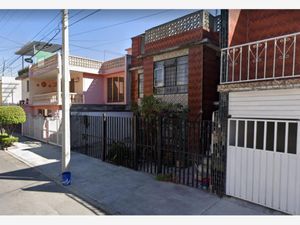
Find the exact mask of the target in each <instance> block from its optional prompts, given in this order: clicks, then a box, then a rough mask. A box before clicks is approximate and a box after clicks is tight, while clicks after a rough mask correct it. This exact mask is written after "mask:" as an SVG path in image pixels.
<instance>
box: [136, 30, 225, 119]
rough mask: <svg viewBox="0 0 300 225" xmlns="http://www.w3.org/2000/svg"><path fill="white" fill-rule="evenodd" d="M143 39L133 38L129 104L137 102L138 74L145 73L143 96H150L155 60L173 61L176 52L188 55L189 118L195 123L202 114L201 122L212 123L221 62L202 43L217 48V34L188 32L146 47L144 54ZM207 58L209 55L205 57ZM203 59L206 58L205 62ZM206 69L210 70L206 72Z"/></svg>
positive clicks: (198, 31)
mask: <svg viewBox="0 0 300 225" xmlns="http://www.w3.org/2000/svg"><path fill="white" fill-rule="evenodd" d="M142 38H143V36H142V35H139V36H136V37H134V38H132V66H131V68H132V69H131V81H132V84H131V96H132V101H133V102H137V100H138V70H141V69H143V72H144V96H149V95H152V94H153V79H154V76H153V73H154V58H156V59H157V58H165V55H168V54H169V55H170V58H172V57H174V56H172V55H176V51H177V52H180V51H186V52H187V55H188V80H189V82H188V94H187V95H188V96H187V102H188V108H189V111H190V114H189V117H190V118H191V119H198V118H202V114H203V118H205V119H211V114H212V110H213V109H214V108H213V102H214V101H217V100H218V94H217V84H218V80H219V76H220V75H219V62H220V61H219V58H218V57H217V56H216V55H217V50H215V49H212V48H211V47H208V46H206V45H205V44H202V43H201V41H203V40H204V39H209V41H210V43H212V44H213V45H215V46H217V45H218V32H209V31H207V30H204V29H202V28H197V29H193V30H189V31H187V32H183V33H180V34H176V35H173V36H171V37H166V38H163V39H160V40H159V41H153V42H150V43H146V44H145V45H144V52H143V54H142V52H141V45H142ZM206 54H208V55H207V56H206ZM206 57H208V58H207V59H206ZM206 66H209V67H212V68H205V67H206ZM206 79H207V80H206ZM204 86H205V87H204ZM204 92H207V93H204ZM185 95H186V94H185ZM174 96H175V95H174ZM160 97H161V96H160ZM180 97H181V96H180ZM205 97H207V99H206V100H204V98H205ZM162 99H163V98H162Z"/></svg>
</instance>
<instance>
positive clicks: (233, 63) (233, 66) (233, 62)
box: [232, 48, 235, 81]
mask: <svg viewBox="0 0 300 225" xmlns="http://www.w3.org/2000/svg"><path fill="white" fill-rule="evenodd" d="M234 69H235V48H234V49H233V56H232V80H233V81H234Z"/></svg>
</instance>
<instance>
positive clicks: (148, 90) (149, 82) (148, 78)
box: [143, 56, 154, 96]
mask: <svg viewBox="0 0 300 225" xmlns="http://www.w3.org/2000/svg"><path fill="white" fill-rule="evenodd" d="M143 66H144V95H145V96H148V95H152V94H153V66H154V65H153V57H152V56H148V57H146V58H144V60H143Z"/></svg>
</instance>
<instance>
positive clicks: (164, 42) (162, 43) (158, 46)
mask: <svg viewBox="0 0 300 225" xmlns="http://www.w3.org/2000/svg"><path fill="white" fill-rule="evenodd" d="M202 32H203V29H202V28H198V29H194V30H190V31H187V32H184V33H181V34H177V35H174V36H171V37H166V38H163V39H161V40H158V41H154V42H150V43H147V44H145V53H153V52H156V51H160V50H163V49H168V48H171V47H175V46H178V45H182V44H187V43H190V42H193V41H200V40H202V37H203V36H202Z"/></svg>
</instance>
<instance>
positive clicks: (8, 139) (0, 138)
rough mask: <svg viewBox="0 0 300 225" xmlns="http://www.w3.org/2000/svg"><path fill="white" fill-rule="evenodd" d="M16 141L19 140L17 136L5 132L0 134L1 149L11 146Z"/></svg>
mask: <svg viewBox="0 0 300 225" xmlns="http://www.w3.org/2000/svg"><path fill="white" fill-rule="evenodd" d="M17 141H19V138H18V137H14V136H11V135H8V134H6V133H3V134H1V135H0V144H1V148H2V149H3V148H7V147H10V146H12V144H13V143H14V142H17Z"/></svg>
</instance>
